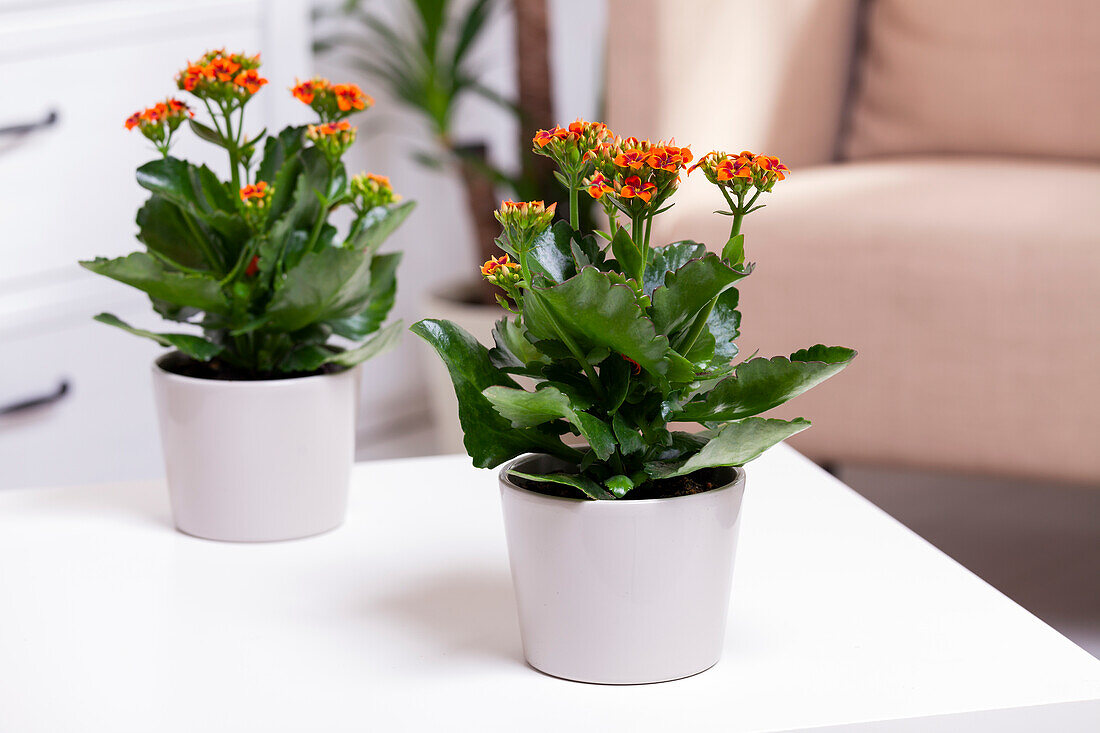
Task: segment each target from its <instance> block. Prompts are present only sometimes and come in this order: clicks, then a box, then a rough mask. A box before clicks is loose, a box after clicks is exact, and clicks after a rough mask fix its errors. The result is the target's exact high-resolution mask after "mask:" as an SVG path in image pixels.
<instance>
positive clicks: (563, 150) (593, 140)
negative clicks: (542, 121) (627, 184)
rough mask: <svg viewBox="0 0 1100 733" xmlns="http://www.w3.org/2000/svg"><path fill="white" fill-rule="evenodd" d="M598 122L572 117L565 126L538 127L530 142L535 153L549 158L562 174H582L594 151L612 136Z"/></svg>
mask: <svg viewBox="0 0 1100 733" xmlns="http://www.w3.org/2000/svg"><path fill="white" fill-rule="evenodd" d="M612 137H613V136H612V134H611V131H610V130H608V129H607V125H605V124H603V123H602V122H586V121H585V120H580V119H578V120H576V121H575V122H571V123H569V127H553V128H551V129H549V130H539V131H538V132H536V133H535V136H534V138H532V140H531V142H532V144H533V145H534V148H533V151H534V152H535V153H536V154H537V155H543V156H546V157H547V158H550V159H551V160H553V161H554V162H555V163H557V165H558V167H559V168H561V170H562V173H564V174H565V175H566V176H571V175H577V176H580V175H583V173H584V171H585V170H586V169H587V168H588V167H589V164H590V161H591V160H592V159H593V157H594V156H595V155H596V152H597V151H598V150H599V149H600V148H601V147H603V146H605V145H607V144H608V143H609V142H610V140H611V138H612Z"/></svg>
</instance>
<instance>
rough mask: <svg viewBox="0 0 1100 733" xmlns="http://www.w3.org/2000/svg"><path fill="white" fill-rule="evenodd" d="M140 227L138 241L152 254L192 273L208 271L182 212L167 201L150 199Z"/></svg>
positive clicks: (140, 212) (141, 213) (140, 217)
mask: <svg viewBox="0 0 1100 733" xmlns="http://www.w3.org/2000/svg"><path fill="white" fill-rule="evenodd" d="M137 225H138V235H137V238H138V240H139V241H141V242H142V244H144V245H145V246H146V247H148V248H149V251H151V252H155V253H156V254H158V255H161V256H162V257H165V258H167V259H168V260H169V261H171V262H173V263H176V264H178V265H182V266H183V267H188V268H190V269H192V270H206V269H209V265H208V263H207V262H206V259H205V258H204V257H203V256H202V250H201V249H200V248H199V244H197V243H196V241H195V236H194V234H193V233H192V231H191V229H190V228H189V227H188V226H187V220H186V219H184V216H183V212H182V211H180V208H179V207H178V206H176V205H175V204H173V203H172V202H171V201H169V200H168V199H166V198H164V197H163V196H160V195H157V194H153V195H152V196H150V197H149V200H148V201H146V202H145V205H144V206H142V207H141V208H140V209H138V213H137Z"/></svg>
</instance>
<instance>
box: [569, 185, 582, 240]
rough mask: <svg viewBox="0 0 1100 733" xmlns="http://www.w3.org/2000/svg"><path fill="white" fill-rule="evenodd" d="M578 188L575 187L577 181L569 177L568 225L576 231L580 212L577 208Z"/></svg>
mask: <svg viewBox="0 0 1100 733" xmlns="http://www.w3.org/2000/svg"><path fill="white" fill-rule="evenodd" d="M578 193H579V189H578V188H577V181H576V180H574V179H573V178H570V179H569V226H570V227H572V228H573V231H577V227H579V226H580V220H581V212H580V211H578V210H577V207H578V206H579V205H580V204H579V196H578Z"/></svg>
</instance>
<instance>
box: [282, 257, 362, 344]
mask: <svg viewBox="0 0 1100 733" xmlns="http://www.w3.org/2000/svg"><path fill="white" fill-rule="evenodd" d="M370 265H371V258H370V257H369V256H367V255H364V254H363V253H362V252H358V251H356V250H350V249H342V248H336V247H329V248H327V249H323V250H321V251H320V252H310V253H307V254H306V255H305V256H304V257H302V261H301V262H300V263H298V266H297V267H295V268H294V269H292V270H290V271H289V272H287V274H286V276H285V278H284V279H283V280H282V281H280V282H279V283H278V284H277V285H276V287H275V294H274V295H273V296H272V298H271V302H270V303H269V304H268V308H267V315H268V317H269V323H270V325H271V327H272V328H275V329H277V330H280V331H297V330H298V329H300V328H303V327H305V326H308V325H309V324H311V323H317V322H318V321H329V320H334V319H339V318H347V317H348V316H353V315H356V314H357V313H359V312H361V311H362V310H363V308H364V307H365V306H366V305H367V302H368V300H369V298H370V278H371V270H370Z"/></svg>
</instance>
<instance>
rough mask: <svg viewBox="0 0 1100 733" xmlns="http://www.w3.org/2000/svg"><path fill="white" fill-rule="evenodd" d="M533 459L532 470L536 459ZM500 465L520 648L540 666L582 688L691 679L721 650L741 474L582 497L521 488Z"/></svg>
mask: <svg viewBox="0 0 1100 733" xmlns="http://www.w3.org/2000/svg"><path fill="white" fill-rule="evenodd" d="M532 460H533V461H535V462H536V463H535V464H534V465H531V464H529V463H528V462H529V461H532ZM517 464H526V468H521V469H518V470H526V471H528V472H532V473H543V472H549V471H552V470H555V468H554V463H553V459H549V458H546V457H531V456H527V457H523V458H519V459H517V460H515V461H513V462H511V463H509V464H507V465H506V466H504V467H503V468H502V469H501V472H500V489H501V498H502V501H503V507H504V527H505V533H506V535H507V538H508V556H509V560H510V561H511V566H512V581H513V583H514V585H515V590H516V603H517V605H518V608H519V623H520V633H521V634H522V636H523V652H524V655H525V656H526V657H527V661H528V662H529V663H530V664H531V666H532V667H535V668H536V669H539V670H541V671H543V672H546V673H547V674H551V675H554V676H555V677H564V678H566V679H570V680H577V681H580V682H599V683H605V684H641V683H648V682H663V681H666V680H674V679H679V678H681V677H688V676H690V675H693V674H697V673H699V672H702V671H703V670H705V669H708V668H710V667H712V666H713V665H714V664H715V663H716V662H717V661H718V658H719V657H720V656H721V654H722V645H723V640H724V638H725V631H726V617H727V615H728V609H729V597H730V583H731V580H732V573H733V558H734V551H735V549H736V544H737V532H738V528H739V525H740V522H739V518H740V514H741V498H742V496H743V495H744V491H745V472H744V470H742V469H731V472H730V479H731V483H729V484H727V485H726V486H724V487H723V488H720V489H715V490H713V491H708V492H706V493H703V494H694V495H692V496H682V497H676V498H672V499H651V500H641V501H581V500H575V499H561V498H557V497H551V496H546V495H543V494H539V493H536V492H533V491H528V490H526V489H521V488H519V487H518V486H516V485H515V484H513V483H512V482H511V481H510V480H509V479H508V477H507V476H508V470H509V469H510V468H515V467H517Z"/></svg>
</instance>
